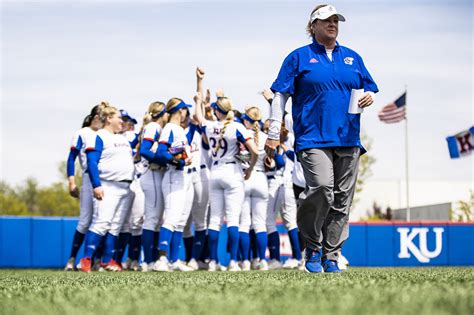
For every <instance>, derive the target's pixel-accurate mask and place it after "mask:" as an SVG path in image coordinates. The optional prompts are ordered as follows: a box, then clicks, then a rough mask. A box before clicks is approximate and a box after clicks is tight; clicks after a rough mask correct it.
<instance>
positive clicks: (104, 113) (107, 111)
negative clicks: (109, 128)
mask: <svg viewBox="0 0 474 315" xmlns="http://www.w3.org/2000/svg"><path fill="white" fill-rule="evenodd" d="M118 113H119V111H118V109H117V108H115V107H113V106H110V105H108V106H107V107H104V108H103V109H102V110H101V111H100V114H99V119H100V122H101V123H102V124H103V125H105V123H106V122H107V118H110V117H112V116H113V115H116V114H118Z"/></svg>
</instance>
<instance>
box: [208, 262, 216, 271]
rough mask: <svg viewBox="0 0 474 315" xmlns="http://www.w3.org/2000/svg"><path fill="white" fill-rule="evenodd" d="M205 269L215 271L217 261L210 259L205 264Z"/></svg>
mask: <svg viewBox="0 0 474 315" xmlns="http://www.w3.org/2000/svg"><path fill="white" fill-rule="evenodd" d="M207 271H210V272H216V271H217V262H216V261H215V260H211V261H210V262H209V264H208V266H207Z"/></svg>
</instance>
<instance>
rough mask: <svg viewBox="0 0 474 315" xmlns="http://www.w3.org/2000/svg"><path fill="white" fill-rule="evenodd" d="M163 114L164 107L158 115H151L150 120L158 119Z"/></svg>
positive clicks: (164, 111)
mask: <svg viewBox="0 0 474 315" xmlns="http://www.w3.org/2000/svg"><path fill="white" fill-rule="evenodd" d="M165 113H166V106H165V107H163V110H162V111H161V112H159V113H158V114H155V115H151V118H153V119H158V118H160V117H161V116H163V115H164V114H165Z"/></svg>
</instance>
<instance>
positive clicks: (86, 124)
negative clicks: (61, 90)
mask: <svg viewBox="0 0 474 315" xmlns="http://www.w3.org/2000/svg"><path fill="white" fill-rule="evenodd" d="M91 122H92V118H91V115H87V116H86V117H85V118H84V120H83V121H82V128H85V127H89V126H90V125H91Z"/></svg>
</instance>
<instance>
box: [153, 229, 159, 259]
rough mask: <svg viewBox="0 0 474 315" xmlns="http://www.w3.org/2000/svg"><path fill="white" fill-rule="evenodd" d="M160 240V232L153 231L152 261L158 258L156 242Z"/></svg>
mask: <svg viewBox="0 0 474 315" xmlns="http://www.w3.org/2000/svg"><path fill="white" fill-rule="evenodd" d="M159 241H160V232H155V233H154V234H153V247H152V250H151V252H152V257H153V261H157V260H158V256H159V255H158V242H159Z"/></svg>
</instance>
